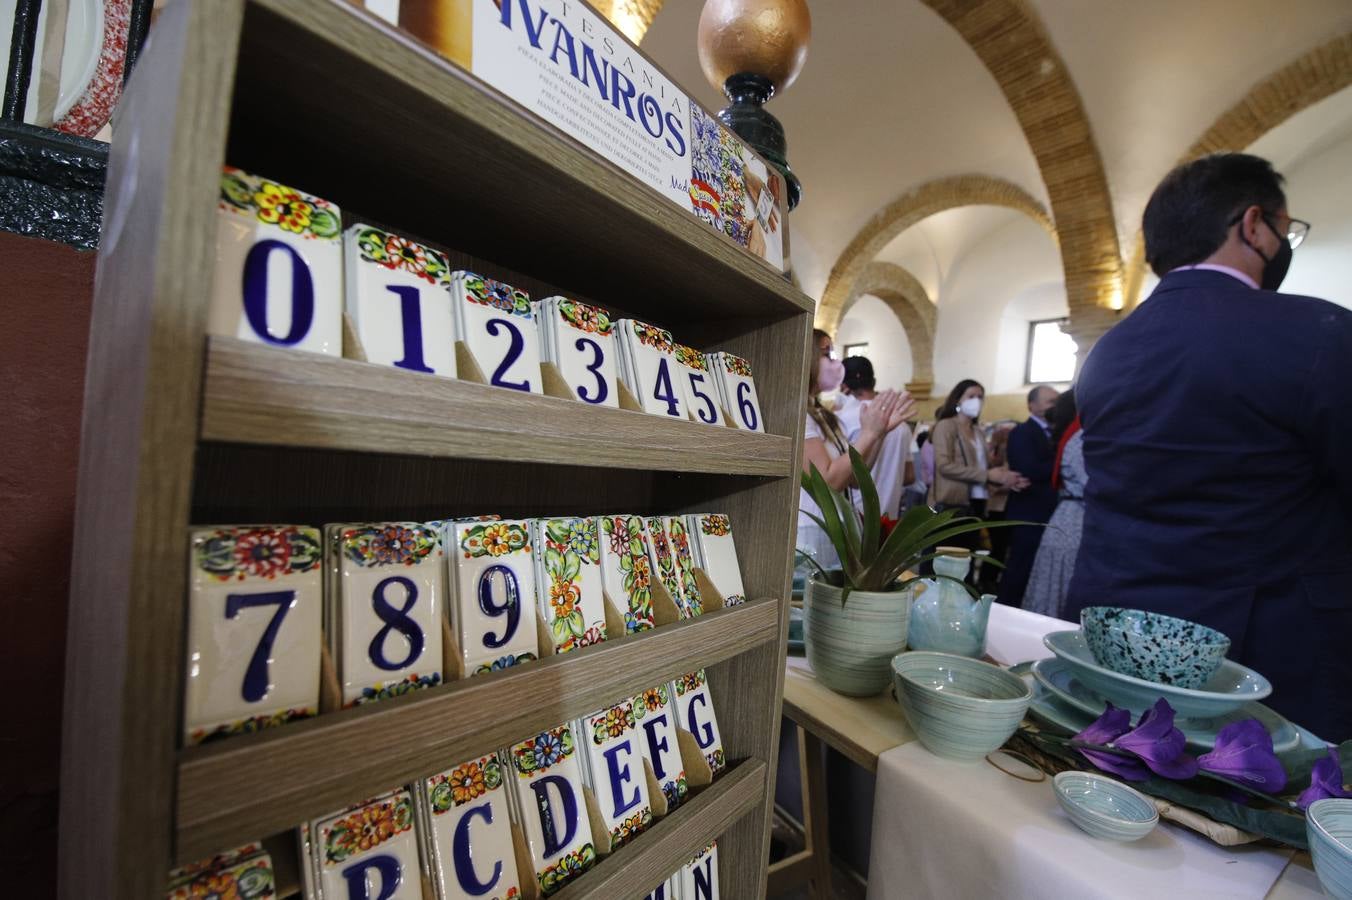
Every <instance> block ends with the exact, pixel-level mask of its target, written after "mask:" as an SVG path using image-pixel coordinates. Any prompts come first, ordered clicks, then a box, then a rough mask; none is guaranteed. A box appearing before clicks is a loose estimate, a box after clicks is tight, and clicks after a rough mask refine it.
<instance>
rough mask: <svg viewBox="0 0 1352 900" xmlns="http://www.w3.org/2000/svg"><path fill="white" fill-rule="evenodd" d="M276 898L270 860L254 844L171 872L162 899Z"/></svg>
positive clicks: (258, 844) (258, 846) (257, 843)
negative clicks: (167, 886)
mask: <svg viewBox="0 0 1352 900" xmlns="http://www.w3.org/2000/svg"><path fill="white" fill-rule="evenodd" d="M275 896H277V894H276V880H275V878H274V874H273V870H272V857H271V856H269V855H268V854H267V853H266V852H265V851H264V850H263V845H262V844H261V843H259V842H258V841H253V842H251V843H248V844H245V845H244V846H243V847H236V848H235V849H233V850H227V851H225V852H224V853H218V854H216V855H215V856H213V857H211V858H210V859H205V860H202V861H201V862H197V863H193V864H191V865H187V866H182V867H180V868H177V869H172V870H171V871H170V872H169V889H168V891H167V892H166V894H165V897H166V900H198V898H208V897H237V898H239V900H271V898H273V897H275Z"/></svg>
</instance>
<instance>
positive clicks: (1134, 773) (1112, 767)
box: [1071, 703, 1150, 781]
mask: <svg viewBox="0 0 1352 900" xmlns="http://www.w3.org/2000/svg"><path fill="white" fill-rule="evenodd" d="M1129 728H1131V713H1130V712H1129V711H1128V710H1125V709H1118V708H1117V707H1116V706H1113V705H1112V704H1111V703H1109V704H1108V708H1107V709H1106V710H1104V711H1103V715H1101V716H1099V717H1098V718H1097V719H1095V720H1094V721H1093V722H1092V723H1091V724H1090V725H1089V727H1088V728H1086V729H1085V730H1084V731H1081V732H1080V733H1079V734H1077V735H1075V737H1073V738H1071V741H1072V742H1081V741H1082V742H1084V743H1086V744H1100V745H1111V744H1112V742H1113V741H1115V740H1117V739H1118V738H1119V737H1121V736H1122V735H1123V734H1124V733H1125V732H1126V731H1127V729H1129ZM1072 746H1074V743H1072ZM1075 749H1076V750H1077V751H1078V752H1079V753H1080V754H1081V755H1082V756H1084V758H1085V759H1087V760H1089V761H1090V762H1091V763H1093V764H1094V765H1095V766H1098V767H1099V768H1100V769H1102V770H1104V771H1105V772H1112V773H1113V774H1115V775H1120V776H1122V777H1123V778H1125V779H1127V780H1128V781H1145V780H1146V779H1147V778H1149V777H1150V773H1149V772H1148V771H1146V768H1145V766H1143V765H1142V764H1141V761H1140V760H1138V759H1136V758H1135V757H1132V756H1123V755H1120V754H1117V753H1108V752H1106V751H1103V750H1091V749H1088V748H1086V747H1075Z"/></svg>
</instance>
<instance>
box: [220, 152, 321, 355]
mask: <svg viewBox="0 0 1352 900" xmlns="http://www.w3.org/2000/svg"><path fill="white" fill-rule="evenodd" d="M216 207H217V215H216V220H217V234H216V271H215V281H214V283H213V286H212V295H211V306H210V309H209V312H208V314H207V331H208V332H209V333H211V334H221V335H225V336H227V337H235V338H240V339H242V340H246V341H254V342H256V343H260V344H267V345H269V346H273V347H287V348H290V349H293V350H306V351H309V352H312V353H325V354H328V355H330V356H341V355H342V353H343V324H342V316H343V245H342V231H343V223H342V218H341V214H340V212H339V210H338V207H337V206H334V205H333V204H332V203H330V202H328V201H327V200H321V199H320V198H318V197H312V196H310V195H309V194H304V193H301V192H300V191H298V190H296V189H295V188H290V187H287V186H286V185H283V184H278V183H277V182H275V181H271V180H270V179H267V178H261V177H258V176H256V175H250V174H249V173H247V172H241V171H240V170H239V169H232V168H228V167H227V168H226V169H225V170H224V172H223V173H222V175H221V189H220V194H219V197H218V200H217V204H216Z"/></svg>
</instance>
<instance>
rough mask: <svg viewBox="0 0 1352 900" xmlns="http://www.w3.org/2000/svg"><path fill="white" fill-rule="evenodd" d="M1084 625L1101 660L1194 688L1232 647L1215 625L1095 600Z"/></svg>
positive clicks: (1082, 620)
mask: <svg viewBox="0 0 1352 900" xmlns="http://www.w3.org/2000/svg"><path fill="white" fill-rule="evenodd" d="M1080 626H1081V628H1082V629H1083V630H1084V640H1085V643H1087V644H1088V645H1089V652H1091V653H1093V654H1094V659H1096V660H1098V663H1099V665H1101V666H1105V667H1107V668H1109V669H1112V670H1113V671H1114V672H1120V673H1121V674H1123V675H1130V676H1132V677H1133V678H1143V679H1145V680H1146V681H1154V682H1156V683H1158V684H1169V685H1173V686H1174V687H1181V688H1186V689H1188V690H1197V689H1198V688H1200V687H1201V686H1202V685H1204V684H1206V683H1207V681H1209V680H1210V679H1211V676H1212V675H1215V674H1216V670H1217V669H1218V668H1220V665H1221V662H1222V661H1223V660H1224V659H1225V654H1227V653H1229V652H1230V639H1229V638H1228V637H1226V636H1225V635H1223V634H1221V633H1220V632H1219V631H1217V630H1216V629H1214V628H1208V627H1207V626H1205V625H1199V624H1197V623H1196V622H1189V621H1188V620H1187V619H1179V618H1176V617H1174V616H1165V615H1161V614H1160V613H1153V612H1146V611H1145V610H1142V609H1123V608H1121V607H1118V606H1091V607H1089V608H1088V609H1085V610H1082V611H1081V612H1080Z"/></svg>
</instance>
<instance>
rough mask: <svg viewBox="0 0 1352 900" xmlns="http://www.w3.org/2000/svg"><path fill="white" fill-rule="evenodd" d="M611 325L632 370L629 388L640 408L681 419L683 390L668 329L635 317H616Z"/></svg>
mask: <svg viewBox="0 0 1352 900" xmlns="http://www.w3.org/2000/svg"><path fill="white" fill-rule="evenodd" d="M615 328H616V331H617V340H619V341H620V342H622V343H623V344H624V345H625V348H626V351H627V354H628V357H629V362H630V366H631V368H632V370H633V381H634V383H633V384H631V385H630V386H629V387H630V388H631V389H632V390H633V392H634V395H635V396H636V398H637V399H638V402H639V403H640V404H641V405H642V406H643V411H644V412H646V413H651V414H652V415H655V416H669V417H671V418H673V419H684V418H685V417H686V411H685V390H684V388H683V387H682V386H681V381H680V378H679V375H680V371H679V367H678V366H677V365H676V359H675V357H674V356H673V355H672V351H673V350H674V348H675V342H674V341H673V340H672V338H671V332H670V331H667V330H666V329H665V328H658V327H657V326H655V325H649V324H647V323H646V322H639V321H637V320H635V319H619V320H618V321H616V323H615Z"/></svg>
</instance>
